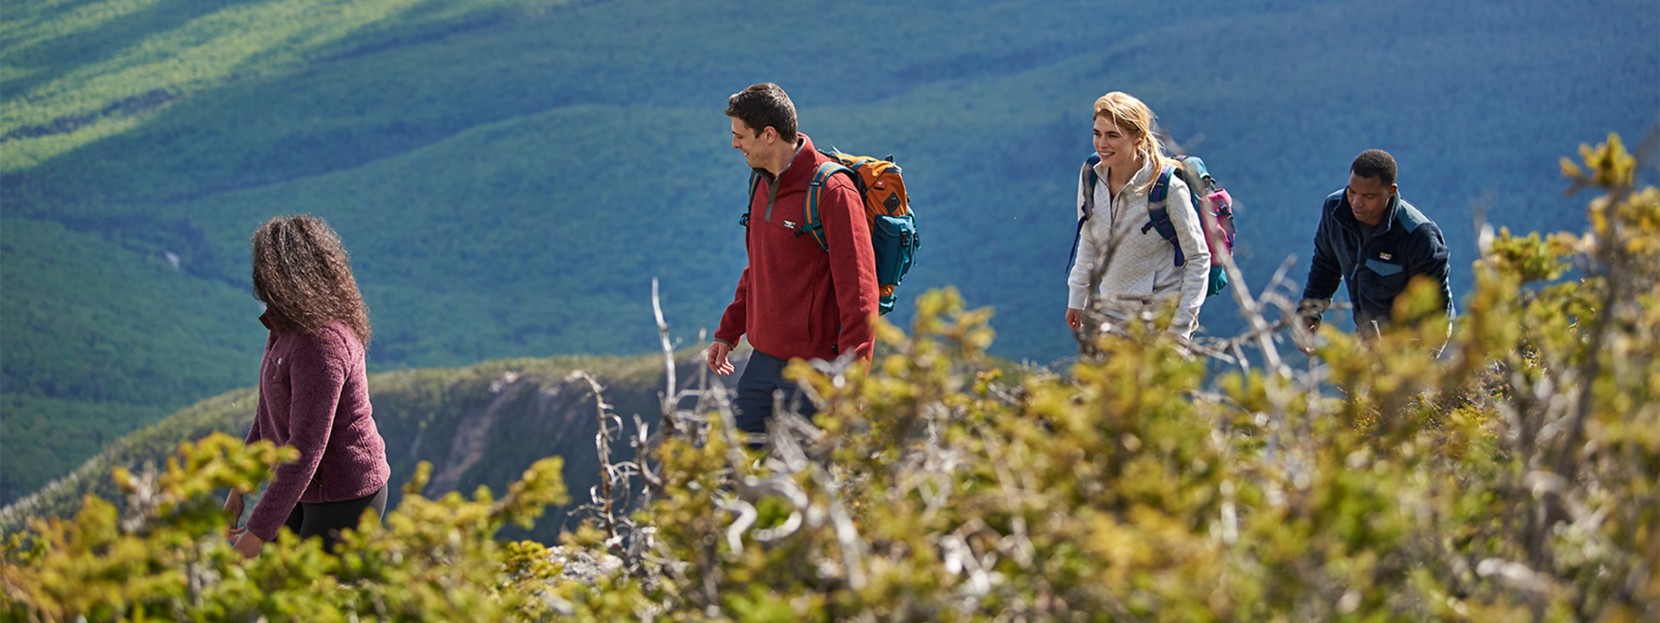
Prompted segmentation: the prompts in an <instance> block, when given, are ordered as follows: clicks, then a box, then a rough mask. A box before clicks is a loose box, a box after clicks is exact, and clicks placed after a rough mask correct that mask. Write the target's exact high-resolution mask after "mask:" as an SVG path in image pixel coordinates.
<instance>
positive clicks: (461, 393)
mask: <svg viewBox="0 0 1660 623" xmlns="http://www.w3.org/2000/svg"><path fill="white" fill-rule="evenodd" d="M698 363H699V362H696V361H692V360H691V359H688V358H682V361H680V362H679V363H678V366H677V368H678V370H677V377H678V379H679V383H680V387H681V388H685V387H686V386H687V384H688V383H695V382H698V381H697V379H698V378H699V377H698V369H699V368H698V366H697V364H698ZM739 363H740V364H741V363H742V361H741V360H740V361H739ZM578 370H581V371H584V372H587V373H588V374H590V375H591V376H593V377H594V378H595V379H596V380H598V381H599V383H600V384H601V386H602V389H603V391H604V396H605V401H606V403H607V404H608V405H610V410H611V411H612V412H614V413H616V414H617V415H619V416H621V417H622V420H623V423H624V429H623V431H622V435H621V436H620V437H619V438H618V440H616V441H614V442H613V445H614V448H613V452H614V455H613V460H616V461H621V460H626V459H629V458H631V457H632V456H633V451H632V450H631V449H630V448H629V447H628V445H627V442H626V438H627V435H628V434H629V433H630V432H631V431H634V430H636V427H635V426H634V416H635V415H638V416H639V417H640V418H641V419H642V420H643V421H644V422H646V424H647V426H648V427H649V428H650V429H651V430H652V431H655V430H656V428H655V427H656V424H657V422H658V421H659V420H660V418H661V409H660V407H659V402H658V396H659V395H660V394H661V392H662V391H663V389H664V369H663V359H662V357H661V356H660V355H659V356H645V357H638V358H618V357H558V358H553V359H519V360H506V361H492V362H488V363H483V364H479V365H476V366H471V367H467V368H457V369H418V370H403V371H398V372H388V373H381V374H375V375H371V377H370V379H369V384H370V389H371V391H372V394H373V400H374V404H375V421H376V424H377V425H378V426H379V427H380V431H381V435H382V436H383V437H384V438H385V439H386V448H387V455H388V460H389V461H390V462H391V463H392V476H393V477H392V480H393V484H392V486H393V487H394V489H393V491H392V493H391V502H390V503H391V504H393V505H395V504H396V503H397V500H398V499H399V497H400V496H401V492H400V491H398V490H397V487H400V486H402V484H403V483H404V481H406V480H408V479H409V477H410V475H412V474H413V473H414V470H415V465H416V464H417V463H419V462H421V461H430V462H431V463H432V464H433V472H432V473H433V477H432V480H431V482H430V483H429V484H428V486H427V490H426V494H427V495H429V496H431V497H437V496H439V495H441V494H443V493H446V492H449V491H459V492H461V493H462V494H464V495H468V496H470V495H472V493H473V490H474V489H476V488H477V487H479V486H481V485H482V486H488V487H490V488H491V490H492V491H495V492H498V493H500V492H501V491H503V490H504V487H505V485H506V484H507V483H509V482H511V481H513V480H515V479H517V478H518V477H519V476H520V475H521V474H522V473H523V472H524V470H525V468H527V467H529V466H530V464H531V463H533V462H535V461H536V460H537V459H540V458H543V457H547V456H562V457H564V458H565V473H564V477H565V482H566V485H567V486H568V487H569V488H570V491H571V498H572V500H573V502H572V506H569V507H565V508H558V509H549V513H548V515H546V516H545V517H544V518H543V519H542V520H541V521H540V522H539V523H538V525H537V528H536V529H535V530H534V533H535V534H536V535H537V537H538V538H541V539H544V542H552V539H554V538H555V537H556V536H557V535H558V533H559V530H560V527H561V526H562V525H563V522H564V519H565V516H566V514H567V513H568V512H569V511H570V510H571V509H572V508H574V507H575V506H577V505H581V504H584V503H587V502H589V493H588V490H589V488H590V487H592V486H594V485H597V484H598V483H599V473H600V472H599V469H600V468H599V454H598V450H597V448H596V446H595V443H594V436H595V433H596V432H597V431H598V430H599V420H598V410H597V409H596V405H595V402H594V394H593V391H592V390H591V388H590V386H589V385H588V382H587V381H586V380H582V379H580V378H575V377H573V376H572V373H573V372H575V371H578ZM255 399H256V394H255V392H254V390H252V389H240V390H235V391H232V392H229V393H225V394H221V395H219V396H216V397H213V398H210V399H207V400H204V401H202V402H199V403H197V404H195V405H192V406H191V407H189V408H186V409H183V410H181V411H179V412H177V413H175V414H173V415H170V416H168V417H167V418H165V419H163V420H161V421H160V422H157V423H155V424H152V425H150V426H147V427H144V428H142V429H139V430H137V431H134V432H133V433H131V434H129V435H127V436H125V437H122V438H120V439H118V440H112V441H113V443H111V444H109V446H108V447H107V448H106V449H105V450H104V451H103V452H101V453H99V454H98V455H97V456H95V457H94V458H93V459H92V460H90V461H88V462H87V463H86V464H84V465H82V466H81V467H80V468H79V469H77V470H75V472H74V473H72V474H70V475H69V476H67V477H65V478H63V479H62V480H59V481H57V482H54V483H53V484H52V485H50V486H49V487H47V488H45V489H43V490H42V491H40V492H38V493H37V494H35V495H34V496H32V497H29V498H25V499H23V500H21V501H19V502H17V503H16V504H13V505H12V506H9V507H6V508H5V509H4V510H0V533H10V532H12V531H15V530H17V529H19V528H20V527H21V526H22V525H23V522H24V519H25V518H27V517H30V516H40V515H52V516H67V515H68V514H70V513H72V512H73V509H74V508H76V507H78V505H79V503H80V499H81V496H83V495H85V494H87V493H96V494H97V495H99V496H101V497H104V498H105V499H109V500H119V499H120V494H119V492H118V491H116V490H115V488H114V485H113V484H112V482H111V481H110V470H111V469H113V468H114V467H116V466H125V467H128V468H130V469H135V470H137V469H140V468H142V467H143V465H144V464H145V463H146V462H151V463H159V462H160V461H162V460H163V459H165V458H166V457H167V456H169V455H171V454H173V453H175V452H176V451H177V447H178V444H179V443H181V442H187V441H192V440H195V439H200V438H201V437H203V436H206V435H207V434H208V433H211V432H215V431H217V432H224V433H227V434H230V435H234V436H237V437H241V436H242V435H244V434H246V433H247V430H248V426H249V425H250V423H251V422H252V421H253V409H254V401H255Z"/></svg>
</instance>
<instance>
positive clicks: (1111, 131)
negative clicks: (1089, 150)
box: [1094, 115, 1138, 170]
mask: <svg viewBox="0 0 1660 623" xmlns="http://www.w3.org/2000/svg"><path fill="white" fill-rule="evenodd" d="M1137 138H1138V137H1136V136H1135V135H1133V134H1131V133H1130V132H1129V131H1128V130H1126V129H1124V128H1123V127H1120V126H1118V125H1117V124H1114V123H1113V122H1112V119H1110V118H1108V117H1106V116H1104V115H1103V116H1099V117H1096V118H1095V141H1094V142H1095V153H1096V155H1098V156H1101V163H1102V164H1105V165H1106V166H1107V168H1109V169H1121V170H1122V169H1132V170H1133V169H1135V168H1136V143H1137Z"/></svg>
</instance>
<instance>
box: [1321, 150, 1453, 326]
mask: <svg viewBox="0 0 1660 623" xmlns="http://www.w3.org/2000/svg"><path fill="white" fill-rule="evenodd" d="M1447 273H1448V271H1447V244H1446V242H1445V241H1444V240H1442V237H1441V228H1440V227H1438V226H1436V224H1435V221H1431V220H1429V218H1428V217H1425V216H1424V213H1422V212H1419V211H1418V208H1415V207H1413V206H1412V204H1410V203H1407V202H1406V201H1405V200H1403V199H1401V196H1400V192H1399V189H1398V188H1397V187H1396V186H1395V158H1394V157H1393V156H1390V155H1389V154H1388V153H1387V152H1385V151H1383V150H1381V149H1368V150H1366V151H1363V152H1361V153H1360V155H1359V156H1356V157H1355V160H1354V164H1353V165H1350V167H1349V185H1348V187H1347V188H1344V189H1343V190H1340V191H1337V192H1335V193H1332V194H1331V196H1329V197H1326V203H1325V205H1324V206H1323V207H1322V208H1321V209H1320V228H1319V230H1318V231H1317V232H1316V233H1315V234H1314V262H1313V264H1312V265H1310V266H1309V268H1308V282H1307V283H1306V284H1305V285H1304V287H1303V300H1302V303H1301V304H1300V305H1299V306H1298V310H1299V312H1300V313H1301V314H1302V316H1303V320H1304V326H1305V327H1307V328H1308V329H1309V331H1311V332H1312V331H1314V330H1315V329H1318V328H1319V327H1320V315H1321V314H1322V313H1324V312H1325V309H1326V307H1327V306H1329V305H1330V303H1331V297H1332V295H1333V294H1335V293H1336V292H1337V283H1338V282H1339V281H1342V282H1344V283H1345V284H1347V285H1348V291H1349V302H1350V303H1352V304H1353V305H1354V317H1355V325H1356V329H1357V330H1359V332H1360V334H1361V335H1376V334H1377V333H1378V332H1379V331H1380V330H1381V329H1382V326H1383V325H1385V324H1387V323H1388V322H1389V313H1390V310H1391V309H1393V307H1394V304H1395V297H1397V296H1400V294H1401V292H1403V291H1405V290H1406V286H1407V284H1408V283H1410V282H1411V281H1412V279H1414V278H1416V277H1420V276H1421V277H1424V278H1427V279H1434V280H1435V281H1436V282H1438V284H1439V287H1440V290H1441V298H1442V300H1443V301H1444V304H1445V305H1446V309H1447V318H1448V319H1449V320H1451V318H1452V316H1453V303H1452V290H1451V288H1450V286H1449V285H1448V283H1447Z"/></svg>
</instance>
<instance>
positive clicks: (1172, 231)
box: [1141, 166, 1187, 266]
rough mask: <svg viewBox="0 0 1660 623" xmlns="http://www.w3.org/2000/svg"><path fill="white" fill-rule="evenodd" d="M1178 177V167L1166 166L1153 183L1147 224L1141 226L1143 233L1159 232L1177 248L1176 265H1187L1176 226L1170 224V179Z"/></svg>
mask: <svg viewBox="0 0 1660 623" xmlns="http://www.w3.org/2000/svg"><path fill="white" fill-rule="evenodd" d="M1175 176H1176V167H1174V166H1166V167H1164V170H1163V171H1160V172H1159V179H1158V181H1155V182H1153V190H1151V191H1148V193H1147V224H1146V225H1142V226H1141V233H1147V230H1149V229H1155V230H1158V232H1159V236H1160V237H1162V238H1164V239H1165V240H1166V241H1168V242H1169V243H1170V244H1171V245H1174V246H1175V247H1176V265H1177V266H1181V265H1182V264H1185V263H1187V258H1185V257H1183V256H1182V243H1180V242H1178V241H1177V240H1176V225H1175V224H1174V223H1171V222H1170V210H1169V203H1170V202H1169V201H1166V200H1167V199H1169V198H1170V178H1172V177H1175Z"/></svg>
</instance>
